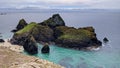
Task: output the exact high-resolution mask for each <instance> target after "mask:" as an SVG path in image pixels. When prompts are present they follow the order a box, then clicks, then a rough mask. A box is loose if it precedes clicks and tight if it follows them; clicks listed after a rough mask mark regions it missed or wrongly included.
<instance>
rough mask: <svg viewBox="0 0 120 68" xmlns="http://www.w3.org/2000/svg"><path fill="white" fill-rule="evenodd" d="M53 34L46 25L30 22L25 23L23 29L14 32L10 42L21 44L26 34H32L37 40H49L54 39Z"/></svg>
mask: <svg viewBox="0 0 120 68" xmlns="http://www.w3.org/2000/svg"><path fill="white" fill-rule="evenodd" d="M28 28H29V29H28ZM53 34H54V32H53V30H52V29H51V28H49V27H48V26H42V25H38V24H36V23H31V24H29V25H27V26H26V27H25V28H24V29H22V30H20V31H18V32H16V33H15V34H14V35H13V38H12V39H11V40H10V42H11V43H12V44H18V45H23V44H24V43H25V42H24V41H25V38H26V37H27V36H28V35H32V36H33V37H34V39H35V40H36V41H37V42H40V41H42V42H50V41H53V40H54V36H53Z"/></svg>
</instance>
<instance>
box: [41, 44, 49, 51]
mask: <svg viewBox="0 0 120 68" xmlns="http://www.w3.org/2000/svg"><path fill="white" fill-rule="evenodd" d="M41 52H42V53H49V52H50V48H49V46H48V44H45V45H44V46H43V48H42V50H41Z"/></svg>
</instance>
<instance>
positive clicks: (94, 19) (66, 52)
mask: <svg viewBox="0 0 120 68" xmlns="http://www.w3.org/2000/svg"><path fill="white" fill-rule="evenodd" d="M54 13H58V12H40V13H7V14H6V15H0V33H2V36H3V38H4V39H7V38H11V37H12V35H13V34H12V33H11V32H10V31H11V30H12V29H14V28H15V27H16V25H17V24H18V21H19V20H20V19H21V18H24V19H25V20H26V21H27V22H28V23H29V22H33V21H34V22H38V23H39V22H42V21H43V20H46V19H47V18H49V17H50V16H52V15H53V14H54ZM59 13H60V15H61V16H62V18H63V19H64V21H65V23H66V25H67V26H73V27H76V28H79V27H85V26H93V27H94V28H95V32H96V34H97V37H98V39H99V40H101V41H102V39H103V38H104V37H107V38H108V39H109V42H108V43H107V44H104V43H103V46H102V48H100V49H99V50H96V51H78V50H73V49H67V48H62V47H57V46H55V45H50V53H49V54H42V53H41V48H42V45H41V44H38V46H39V53H38V54H36V55H34V56H36V57H39V58H43V59H46V60H49V61H52V62H54V63H56V64H60V65H62V66H65V67H66V68H120V31H119V29H120V12H102V11H101V12H80V11H77V12H59ZM23 54H26V55H28V54H27V53H26V52H24V53H23Z"/></svg>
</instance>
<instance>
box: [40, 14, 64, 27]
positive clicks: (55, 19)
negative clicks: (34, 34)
mask: <svg viewBox="0 0 120 68" xmlns="http://www.w3.org/2000/svg"><path fill="white" fill-rule="evenodd" d="M39 24H40V25H44V26H46V25H47V26H49V27H50V28H52V29H53V28H55V27H57V26H65V22H64V20H63V19H62V18H61V16H60V15H59V14H54V15H53V16H52V17H50V18H49V19H47V20H45V21H43V22H42V23H39Z"/></svg>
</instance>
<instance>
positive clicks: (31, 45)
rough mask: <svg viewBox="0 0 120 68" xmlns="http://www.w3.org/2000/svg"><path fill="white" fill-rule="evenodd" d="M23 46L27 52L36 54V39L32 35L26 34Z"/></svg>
mask: <svg viewBox="0 0 120 68" xmlns="http://www.w3.org/2000/svg"><path fill="white" fill-rule="evenodd" d="M23 48H24V50H25V51H27V52H28V53H29V54H37V53H38V47H37V44H36V41H35V39H34V38H33V36H28V37H27V38H26V39H25V43H24V44H23Z"/></svg>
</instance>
